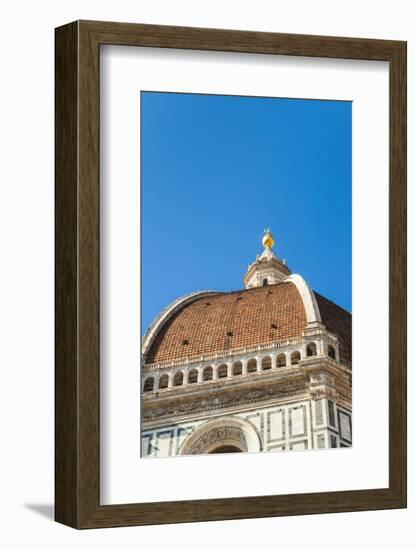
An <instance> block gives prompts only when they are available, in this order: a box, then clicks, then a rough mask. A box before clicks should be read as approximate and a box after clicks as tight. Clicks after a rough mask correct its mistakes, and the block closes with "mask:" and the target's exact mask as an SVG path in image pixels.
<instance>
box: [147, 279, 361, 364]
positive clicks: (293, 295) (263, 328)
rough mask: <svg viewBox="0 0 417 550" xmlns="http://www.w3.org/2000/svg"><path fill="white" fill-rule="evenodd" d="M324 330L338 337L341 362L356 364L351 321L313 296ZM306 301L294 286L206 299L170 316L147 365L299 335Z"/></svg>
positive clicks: (302, 328)
mask: <svg viewBox="0 0 417 550" xmlns="http://www.w3.org/2000/svg"><path fill="white" fill-rule="evenodd" d="M314 294H315V296H316V299H317V304H318V306H319V310H320V314H321V317H322V322H323V324H324V325H325V327H326V328H327V329H328V330H329V331H330V332H331V333H333V334H335V335H336V336H338V338H339V354H340V360H341V362H342V363H344V364H347V365H350V364H351V361H352V350H351V348H352V316H351V314H350V313H349V312H348V311H346V310H344V309H343V308H341V307H339V306H338V305H336V304H335V303H333V302H331V301H330V300H328V299H327V298H325V297H324V296H321V294H318V293H317V292H315V293H314ZM306 327H307V320H306V315H305V310H304V305H303V301H302V299H301V296H300V293H299V292H298V290H297V287H296V286H295V285H294V284H292V283H289V282H288V283H278V284H275V285H269V286H266V287H257V288H251V289H247V290H241V291H236V292H228V293H218V294H215V295H211V296H209V297H207V296H202V297H201V298H197V299H196V300H195V301H193V302H191V303H188V304H186V305H185V306H184V307H182V308H180V309H179V310H178V311H177V312H176V313H174V314H173V315H172V317H171V318H170V319H168V321H167V322H166V323H165V324H164V325H163V326H162V328H161V329H160V330H159V332H158V334H157V336H156V338H155V340H154V341H153V343H152V345H151V347H150V349H149V351H148V353H147V355H146V362H147V363H168V362H170V361H173V360H174V359H186V358H192V357H199V356H201V355H207V354H211V353H216V352H218V353H222V352H225V351H229V350H232V349H238V348H243V347H250V346H256V345H258V344H261V345H262V344H269V343H272V342H277V341H281V340H286V339H289V338H295V337H297V336H301V334H302V333H303V331H304V330H305V329H306Z"/></svg>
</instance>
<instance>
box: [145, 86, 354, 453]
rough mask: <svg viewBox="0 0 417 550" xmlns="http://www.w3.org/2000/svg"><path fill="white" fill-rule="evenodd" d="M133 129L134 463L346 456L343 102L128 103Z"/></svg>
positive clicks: (348, 271) (152, 98)
mask: <svg viewBox="0 0 417 550" xmlns="http://www.w3.org/2000/svg"><path fill="white" fill-rule="evenodd" d="M139 126H140V127H139ZM138 132H140V136H141V140H140V143H141V147H140V151H138V155H140V166H141V174H140V180H141V181H140V182H138V185H140V196H141V205H140V211H141V223H140V226H141V238H140V242H141V303H140V316H141V335H140V337H141V343H140V345H141V364H140V365H138V369H139V371H138V372H140V375H139V379H140V393H141V399H140V407H141V411H140V412H141V433H140V440H141V452H140V458H162V457H174V456H182V455H183V456H186V455H197V454H200V455H208V454H218V453H239V452H242V453H254V452H268V451H291V450H294V451H296V450H327V449H337V448H341V447H351V446H353V433H352V102H351V101H341V100H334V101H333V100H328V99H326V100H319V99H308V98H305V99H300V98H280V97H256V96H239V95H214V94H196V93H175V92H169V93H168V92H159V91H154V90H149V91H141V94H140V124H138ZM138 406H139V400H138Z"/></svg>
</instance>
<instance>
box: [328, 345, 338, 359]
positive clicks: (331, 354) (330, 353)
mask: <svg viewBox="0 0 417 550" xmlns="http://www.w3.org/2000/svg"><path fill="white" fill-rule="evenodd" d="M327 355H328V356H329V357H331V358H332V359H336V350H335V349H334V347H333V346H332V345H331V344H329V345H328V346H327Z"/></svg>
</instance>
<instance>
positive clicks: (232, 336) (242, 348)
mask: <svg viewBox="0 0 417 550" xmlns="http://www.w3.org/2000/svg"><path fill="white" fill-rule="evenodd" d="M262 245H263V250H262V252H261V254H260V255H258V256H257V257H256V259H255V261H254V262H253V263H251V264H250V265H249V267H248V269H247V271H246V274H245V275H244V288H242V289H240V290H236V291H231V292H219V291H213V290H203V291H198V292H192V293H190V294H187V295H185V296H183V297H181V298H178V299H176V300H175V301H174V302H172V303H171V304H170V305H168V306H167V307H166V308H165V309H163V310H162V311H161V312H160V314H159V315H158V316H157V317H156V318H155V320H154V321H153V322H152V324H151V325H150V327H149V328H148V330H147V332H146V333H145V335H144V338H143V341H142V372H141V384H142V386H141V395H142V411H141V415H142V433H141V443H142V445H141V449H142V457H144V458H150V457H168V456H178V455H195V454H205V455H207V454H218V453H241V452H243V453H244V452H266V451H286V450H303V449H328V448H340V447H350V446H351V445H352V422H351V414H352V370H351V369H352V365H351V361H352V353H351V347H352V346H351V338H352V336H351V334H352V316H351V313H349V312H348V311H346V310H345V309H343V308H342V307H340V306H338V305H337V304H335V303H334V302H332V301H331V300H329V299H328V298H326V297H325V296H322V295H321V294H319V293H318V292H315V291H314V290H312V289H311V288H310V286H309V284H308V283H307V282H306V281H305V279H304V278H303V277H302V275H301V274H296V273H293V272H292V270H291V269H290V267H289V266H288V265H287V263H286V261H285V260H282V259H280V258H279V257H278V256H277V255H276V254H275V252H274V245H275V238H274V236H273V234H272V232H271V231H270V230H269V229H267V230H265V234H264V236H263V239H262Z"/></svg>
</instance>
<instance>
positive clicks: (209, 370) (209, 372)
mask: <svg viewBox="0 0 417 550" xmlns="http://www.w3.org/2000/svg"><path fill="white" fill-rule="evenodd" d="M203 380H204V382H207V380H213V367H206V368H205V369H204V370H203Z"/></svg>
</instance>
